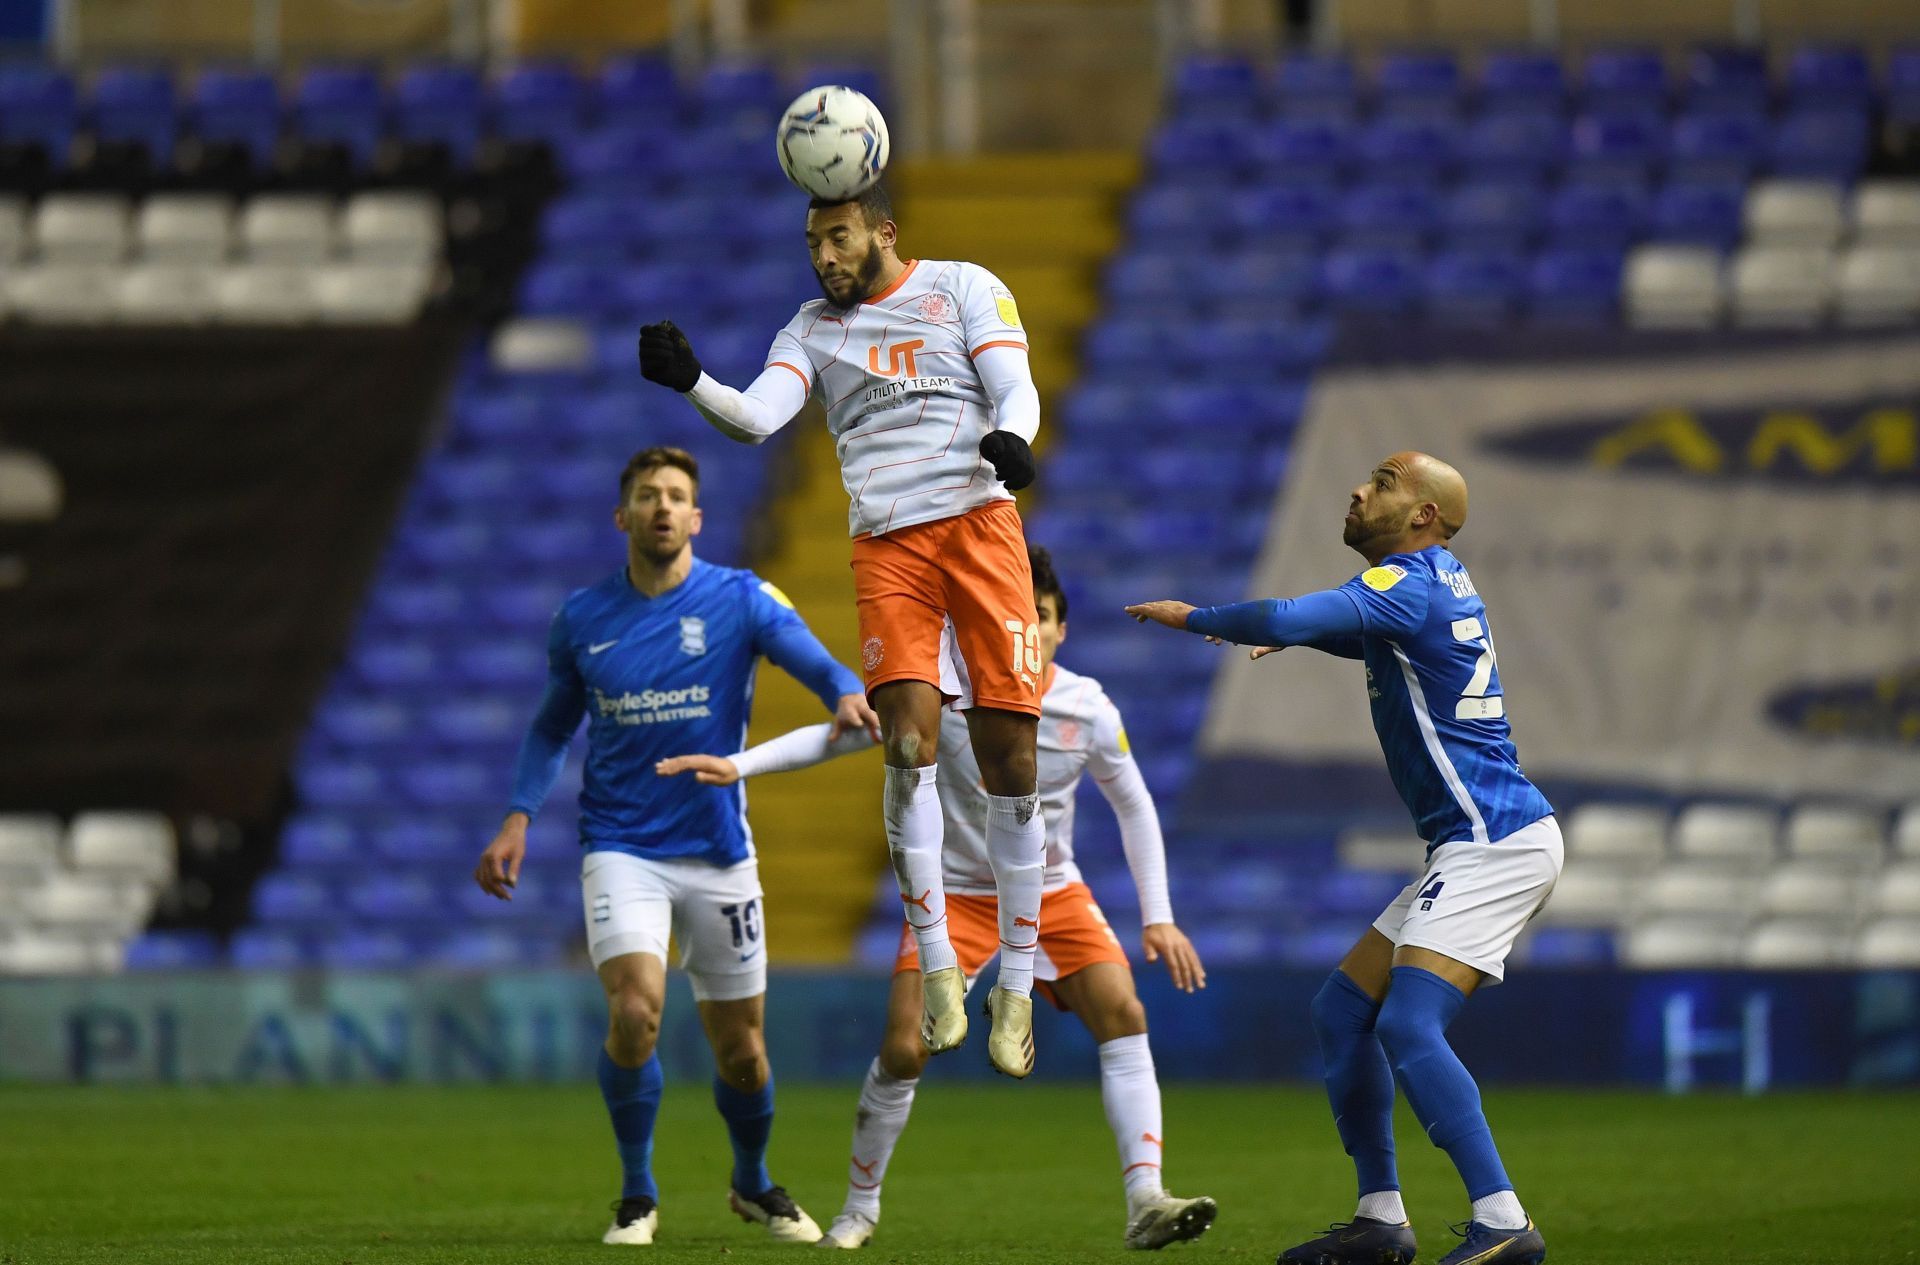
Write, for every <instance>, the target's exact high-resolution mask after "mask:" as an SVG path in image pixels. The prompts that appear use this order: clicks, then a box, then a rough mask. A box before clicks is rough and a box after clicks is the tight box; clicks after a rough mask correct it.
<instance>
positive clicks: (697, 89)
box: [693, 61, 789, 126]
mask: <svg viewBox="0 0 1920 1265" xmlns="http://www.w3.org/2000/svg"><path fill="white" fill-rule="evenodd" d="M693 95H694V98H695V99H696V100H697V101H698V102H699V104H700V110H701V113H702V115H703V116H704V117H707V118H727V117H733V116H737V115H741V114H745V115H746V116H747V117H748V118H749V119H750V120H751V121H752V122H753V123H755V124H756V125H762V126H770V125H771V123H772V121H773V118H774V115H775V113H776V112H777V111H778V110H779V109H780V108H781V107H783V106H785V105H786V103H787V101H788V99H789V97H788V94H786V93H784V92H782V91H781V89H780V77H779V75H778V74H776V73H775V71H774V69H773V67H772V66H769V65H768V64H766V63H765V62H759V61H715V62H712V63H710V64H708V65H707V67H706V68H705V69H704V70H702V71H701V72H700V77H699V79H698V80H697V81H696V82H695V83H694V85H693Z"/></svg>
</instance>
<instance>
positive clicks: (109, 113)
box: [88, 65, 175, 162]
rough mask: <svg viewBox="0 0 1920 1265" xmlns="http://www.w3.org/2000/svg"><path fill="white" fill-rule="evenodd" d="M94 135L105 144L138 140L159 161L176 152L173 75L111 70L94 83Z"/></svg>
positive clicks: (130, 68) (132, 68)
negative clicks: (104, 141)
mask: <svg viewBox="0 0 1920 1265" xmlns="http://www.w3.org/2000/svg"><path fill="white" fill-rule="evenodd" d="M88 105H89V113H90V114H91V115H92V120H93V127H92V131H93V134H94V135H95V136H96V137H99V138H101V139H104V140H136V141H139V142H140V143H141V144H143V145H145V146H146V147H147V151H148V153H149V154H151V155H152V156H153V158H154V159H155V160H156V161H159V162H164V161H165V160H166V159H167V157H168V156H169V155H170V154H171V153H172V151H173V138H174V127H175V119H174V110H175V107H174V90H173V75H172V72H170V71H169V70H167V69H165V68H163V67H159V66H132V65H126V66H108V67H105V68H103V69H102V70H101V71H100V72H99V73H98V74H97V75H96V76H95V77H94V81H93V90H92V93H91V94H90V100H89V102H88Z"/></svg>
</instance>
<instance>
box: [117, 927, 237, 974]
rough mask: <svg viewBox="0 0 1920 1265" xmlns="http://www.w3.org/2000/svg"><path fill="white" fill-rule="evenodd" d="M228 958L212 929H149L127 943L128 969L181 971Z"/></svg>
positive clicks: (213, 963) (218, 962)
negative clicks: (130, 942)
mask: <svg viewBox="0 0 1920 1265" xmlns="http://www.w3.org/2000/svg"><path fill="white" fill-rule="evenodd" d="M225 959H226V954H225V953H224V952H222V950H221V948H220V941H219V939H218V938H217V937H215V936H214V934H213V933H212V932H211V931H147V932H143V933H142V934H141V935H140V936H138V937H137V938H136V939H135V940H134V941H133V943H132V944H129V945H128V946H127V959H126V966H127V969H128V970H129V971H181V970H194V969H197V968H204V967H210V966H219V965H221V964H222V962H224V961H225Z"/></svg>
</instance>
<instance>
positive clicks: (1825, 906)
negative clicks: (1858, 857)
mask: <svg viewBox="0 0 1920 1265" xmlns="http://www.w3.org/2000/svg"><path fill="white" fill-rule="evenodd" d="M1860 895H1861V891H1860V876H1859V874H1858V873H1857V872H1856V871H1853V870H1850V869H1848V868H1845V867H1836V866H1834V865H1832V864H1829V863H1822V862H1810V861H1787V862H1784V863H1782V864H1780V865H1777V866H1775V867H1773V868H1772V869H1771V870H1769V871H1767V873H1766V876H1765V877H1764V878H1762V879H1761V881H1760V892H1759V896H1758V897H1757V898H1756V901H1755V908H1756V909H1757V910H1758V911H1759V912H1760V913H1763V914H1773V915H1779V916H1786V917H1817V918H1844V917H1847V916H1849V915H1851V914H1852V913H1853V911H1854V910H1855V909H1856V908H1857V907H1858V903H1859V898H1860Z"/></svg>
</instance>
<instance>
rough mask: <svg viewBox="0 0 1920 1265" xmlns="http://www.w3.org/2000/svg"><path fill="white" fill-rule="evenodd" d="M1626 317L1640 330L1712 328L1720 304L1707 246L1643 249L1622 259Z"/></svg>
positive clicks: (1716, 269)
mask: <svg viewBox="0 0 1920 1265" xmlns="http://www.w3.org/2000/svg"><path fill="white" fill-rule="evenodd" d="M1625 284H1626V295H1625V299H1626V311H1627V319H1628V321H1629V322H1630V323H1631V324H1633V325H1634V326H1636V327H1638V328H1640V329H1711V328H1712V327H1713V326H1715V325H1717V324H1719V322H1720V314H1721V311H1722V309H1723V308H1724V306H1725V302H1724V299H1723V297H1722V294H1721V285H1720V256H1719V253H1718V252H1716V251H1715V250H1713V249H1712V248H1711V247H1708V246H1665V245H1660V246H1642V247H1640V248H1639V249H1637V250H1635V251H1634V252H1633V253H1632V254H1631V255H1629V256H1628V257H1627V272H1626V281H1625Z"/></svg>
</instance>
